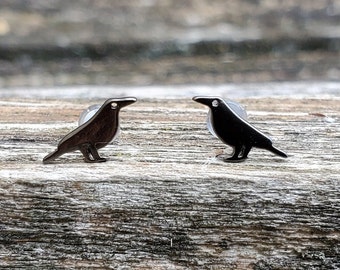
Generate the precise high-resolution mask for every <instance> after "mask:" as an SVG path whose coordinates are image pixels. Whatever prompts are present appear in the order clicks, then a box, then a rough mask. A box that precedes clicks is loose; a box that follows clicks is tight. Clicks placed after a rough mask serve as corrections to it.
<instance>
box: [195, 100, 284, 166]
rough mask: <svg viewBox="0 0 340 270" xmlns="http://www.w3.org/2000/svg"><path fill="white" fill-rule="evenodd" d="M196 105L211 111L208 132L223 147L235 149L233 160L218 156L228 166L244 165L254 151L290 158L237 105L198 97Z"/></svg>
mask: <svg viewBox="0 0 340 270" xmlns="http://www.w3.org/2000/svg"><path fill="white" fill-rule="evenodd" d="M193 100H194V101H196V102H198V103H201V104H203V105H206V106H208V107H209V114H208V123H207V126H208V129H209V131H210V132H211V133H212V134H213V135H214V136H215V137H217V138H219V139H220V140H221V141H222V142H223V143H225V144H227V145H229V146H231V147H232V148H233V149H234V152H233V154H232V155H231V156H228V157H226V156H225V155H218V156H217V157H219V158H221V159H222V160H223V161H225V162H241V161H244V160H245V159H246V158H247V156H248V154H249V152H250V150H251V148H252V147H258V148H263V149H266V150H269V151H271V152H272V153H274V154H276V155H278V156H280V157H284V158H286V157H287V155H286V154H285V153H284V152H282V151H280V150H279V149H277V148H275V147H274V146H273V145H272V141H271V140H270V138H268V137H267V136H266V135H264V134H263V133H262V132H260V131H259V130H258V129H256V128H255V127H254V126H252V125H251V124H250V123H249V122H248V121H247V113H246V111H245V110H244V109H243V108H242V106H241V105H239V104H238V103H236V102H233V101H224V100H223V99H221V98H220V97H200V96H197V97H194V98H193Z"/></svg>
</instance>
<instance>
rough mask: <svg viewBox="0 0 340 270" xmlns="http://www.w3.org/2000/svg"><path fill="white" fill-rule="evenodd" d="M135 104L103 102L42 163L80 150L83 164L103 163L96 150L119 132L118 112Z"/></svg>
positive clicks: (117, 100)
mask: <svg viewBox="0 0 340 270" xmlns="http://www.w3.org/2000/svg"><path fill="white" fill-rule="evenodd" d="M134 102H136V99H135V98H132V97H127V98H111V99H108V100H106V101H105V102H104V104H103V105H102V106H101V107H100V108H99V110H98V111H97V112H96V113H95V115H94V116H93V117H92V118H91V119H90V120H88V121H87V122H85V123H84V124H82V125H81V126H79V127H78V128H76V129H75V130H73V131H71V132H70V133H69V134H67V135H66V136H65V137H64V138H62V139H61V141H60V142H59V144H58V147H57V149H56V150H55V151H54V152H52V153H50V154H48V155H47V156H46V157H45V158H44V159H43V163H50V162H51V161H53V160H54V159H56V158H58V157H59V156H61V155H63V154H65V153H68V152H72V151H75V150H80V151H81V153H82V154H83V156H84V159H85V162H104V161H106V159H105V158H101V157H100V156H99V154H98V151H97V149H100V148H103V147H104V146H106V145H107V144H109V143H110V142H111V141H112V140H113V139H114V138H115V136H116V135H117V134H118V130H119V110H120V109H121V108H122V107H125V106H127V105H129V104H131V103H134Z"/></svg>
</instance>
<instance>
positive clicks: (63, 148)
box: [43, 96, 287, 164]
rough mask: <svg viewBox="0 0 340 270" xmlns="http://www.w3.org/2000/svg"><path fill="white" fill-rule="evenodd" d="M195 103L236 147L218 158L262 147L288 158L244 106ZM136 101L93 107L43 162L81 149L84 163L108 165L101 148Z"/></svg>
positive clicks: (240, 156) (209, 100)
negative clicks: (121, 113)
mask: <svg viewBox="0 0 340 270" xmlns="http://www.w3.org/2000/svg"><path fill="white" fill-rule="evenodd" d="M193 100H194V101H196V102H198V103H201V104H203V105H206V106H208V107H209V109H210V110H209V113H208V121H207V126H208V129H209V131H210V132H211V133H212V134H213V135H214V136H215V137H217V138H219V139H220V140H221V141H222V142H223V143H225V144H227V145H229V146H231V147H233V149H234V152H233V154H232V155H231V156H228V157H227V156H225V155H219V156H218V158H220V159H222V160H223V161H225V162H241V161H244V160H245V159H246V158H247V156H248V153H249V152H250V150H251V148H252V147H258V148H263V149H266V150H269V151H271V152H273V153H274V154H277V155H279V156H281V157H285V158H286V157H287V155H286V154H285V153H284V152H282V151H280V150H278V149H277V148H275V147H274V146H273V145H272V141H271V140H270V139H269V138H268V137H267V136H266V135H264V134H263V133H262V132H260V131H259V130H257V129H256V128H255V127H254V126H252V125H251V124H250V123H249V122H248V121H247V113H246V111H245V110H244V109H243V107H242V106H241V105H239V104H238V103H236V102H233V101H225V100H223V99H221V98H220V97H208V96H206V97H200V96H197V97H194V98H193ZM136 101H137V99H136V98H134V97H125V98H110V99H108V100H106V101H105V102H104V104H103V105H102V106H99V105H93V106H90V107H89V108H88V109H86V110H85V111H84V112H83V113H82V114H81V115H80V118H79V127H78V128H76V129H75V130H73V131H71V132H70V133H68V134H67V135H66V136H65V137H64V138H62V139H61V141H60V142H59V144H58V146H57V149H56V150H55V151H54V152H52V153H50V154H48V155H47V156H46V157H44V159H43V163H44V164H47V163H51V162H52V161H53V160H55V159H56V158H58V157H60V156H61V155H63V154H65V153H68V152H73V151H76V150H79V151H80V152H81V153H82V154H83V156H84V161H85V162H91V163H95V162H105V161H106V159H105V158H102V157H100V155H99V153H98V149H100V148H103V147H105V146H106V145H108V144H109V143H110V142H112V141H113V140H114V138H115V137H116V136H117V134H118V133H119V111H120V109H121V108H123V107H126V106H128V105H130V104H133V103H135V102H136Z"/></svg>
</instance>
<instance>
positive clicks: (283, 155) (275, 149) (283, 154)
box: [267, 145, 288, 158]
mask: <svg viewBox="0 0 340 270" xmlns="http://www.w3.org/2000/svg"><path fill="white" fill-rule="evenodd" d="M267 150H269V151H270V152H272V153H274V154H276V155H278V156H280V157H283V158H287V157H288V156H287V155H286V153H284V152H282V151H281V150H279V149H277V148H275V147H274V146H272V145H271V146H270V147H268V148H267Z"/></svg>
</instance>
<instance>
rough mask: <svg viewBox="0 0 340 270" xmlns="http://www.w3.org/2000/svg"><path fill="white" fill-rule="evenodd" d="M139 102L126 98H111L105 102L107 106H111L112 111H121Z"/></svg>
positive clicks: (132, 98)
mask: <svg viewBox="0 0 340 270" xmlns="http://www.w3.org/2000/svg"><path fill="white" fill-rule="evenodd" d="M136 101H137V99H136V98H134V97H124V98H110V99H108V100H106V101H105V106H106V105H110V106H111V109H113V110H115V109H118V110H119V109H121V108H123V107H125V106H128V105H130V104H132V103H135V102H136Z"/></svg>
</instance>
